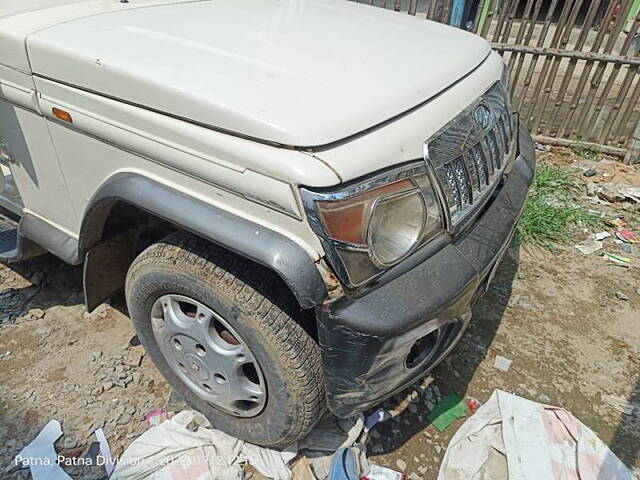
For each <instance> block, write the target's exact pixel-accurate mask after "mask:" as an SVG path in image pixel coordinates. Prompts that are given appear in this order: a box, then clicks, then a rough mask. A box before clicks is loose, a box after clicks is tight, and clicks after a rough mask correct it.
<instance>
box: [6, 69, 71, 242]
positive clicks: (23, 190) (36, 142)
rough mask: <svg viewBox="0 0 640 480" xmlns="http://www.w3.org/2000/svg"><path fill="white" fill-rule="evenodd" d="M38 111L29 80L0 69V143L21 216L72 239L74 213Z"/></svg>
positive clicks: (48, 134) (20, 74)
mask: <svg viewBox="0 0 640 480" xmlns="http://www.w3.org/2000/svg"><path fill="white" fill-rule="evenodd" d="M38 109H39V107H38V103H37V99H36V92H35V88H34V85H33V81H32V78H31V77H30V76H29V75H26V74H23V73H20V72H17V71H15V70H12V69H8V68H6V67H2V66H0V142H4V143H5V144H6V145H7V150H8V152H9V154H10V156H11V157H12V159H13V161H12V163H11V165H10V170H11V173H12V175H13V179H14V181H15V183H16V185H17V188H18V191H19V193H20V197H21V199H22V202H23V204H24V212H31V213H33V214H34V215H36V216H39V217H43V218H46V219H47V222H48V223H50V224H51V225H53V226H54V227H55V228H56V229H59V230H62V231H65V232H66V233H67V234H69V235H72V233H71V232H72V231H73V228H74V226H75V225H76V224H77V217H76V213H75V211H74V210H73V207H72V205H71V201H70V199H69V193H68V190H67V186H66V182H65V179H64V176H63V174H62V170H61V169H60V165H59V163H58V156H57V153H56V151H55V149H54V147H53V143H52V141H51V136H50V133H49V129H48V127H47V122H46V120H45V119H44V118H43V117H42V116H41V115H40V114H39V113H37V110H38ZM0 195H1V192H0ZM52 200H53V201H52ZM16 213H17V212H16ZM22 213H23V212H20V213H19V214H22Z"/></svg>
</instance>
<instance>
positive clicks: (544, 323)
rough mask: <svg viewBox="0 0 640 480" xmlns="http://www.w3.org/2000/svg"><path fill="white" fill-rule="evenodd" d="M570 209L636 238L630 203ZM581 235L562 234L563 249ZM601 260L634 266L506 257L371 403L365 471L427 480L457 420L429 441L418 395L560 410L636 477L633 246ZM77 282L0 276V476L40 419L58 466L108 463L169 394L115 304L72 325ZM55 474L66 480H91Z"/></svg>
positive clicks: (0, 269) (29, 267)
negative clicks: (426, 351) (405, 377)
mask: <svg viewBox="0 0 640 480" xmlns="http://www.w3.org/2000/svg"><path fill="white" fill-rule="evenodd" d="M539 153H541V152H539ZM542 156H544V157H546V158H544V159H543V161H547V162H553V163H560V164H563V165H572V164H574V165H578V164H580V163H581V162H582V161H583V159H584V155H576V154H573V153H570V152H569V151H565V150H560V149H554V150H553V152H551V153H542ZM590 160H591V161H594V160H595V161H596V164H595V169H596V171H597V172H598V174H597V175H596V176H594V177H591V178H590V179H589V180H590V181H594V182H599V181H607V182H610V181H613V180H614V179H615V180H618V181H622V180H624V181H626V182H627V183H628V184H630V185H636V186H638V185H640V168H635V167H626V166H623V165H621V164H619V163H616V162H604V163H603V162H597V160H598V159H597V158H591V159H590ZM603 173H605V174H608V175H605V176H603V175H602V174H603ZM580 178H584V177H582V176H581V177H580ZM584 179H585V180H586V178H584ZM583 201H584V202H585V203H586V204H588V205H589V208H593V209H596V210H599V211H602V212H605V213H606V215H607V218H611V219H613V218H623V219H624V220H626V221H627V222H628V224H629V227H630V228H631V230H633V231H635V232H638V233H640V221H639V218H640V211H639V209H638V207H637V206H636V205H633V204H632V203H630V202H627V203H624V204H623V203H619V204H611V205H606V204H602V202H599V201H595V200H593V199H592V200H590V201H589V200H588V199H587V198H586V196H585V198H584V199H583ZM589 202H591V203H589ZM592 203H593V204H592ZM586 237H587V233H586V232H576V243H577V241H580V240H582V239H584V238H586ZM604 251H609V252H613V253H616V254H622V255H625V256H628V257H630V258H632V260H633V262H634V265H633V266H631V267H630V268H623V267H621V266H617V265H611V264H608V263H606V261H605V260H604V259H603V258H602V257H601V256H599V253H601V252H598V253H595V254H592V255H589V256H583V255H582V254H581V253H580V252H578V251H577V250H576V249H575V248H573V246H572V245H559V246H557V253H555V254H552V253H551V252H550V251H548V250H546V249H542V248H537V247H523V246H518V245H517V244H514V245H512V247H511V248H510V249H509V250H508V252H507V255H506V256H505V258H504V260H503V262H502V264H501V267H500V269H499V272H498V274H497V276H496V278H495V279H494V281H493V283H492V284H491V286H490V288H489V290H488V292H487V294H486V295H485V296H484V297H483V298H482V299H481V300H480V301H479V302H478V303H477V305H476V306H475V308H474V316H473V319H472V321H471V325H470V328H469V329H468V330H467V332H466V334H465V335H464V337H463V339H462V341H461V343H460V344H459V345H458V346H457V347H456V349H455V350H454V351H453V353H452V354H451V356H450V357H449V358H448V360H447V361H446V362H444V363H443V364H441V365H440V366H438V367H437V368H436V369H435V371H434V372H433V374H432V376H431V377H428V378H426V379H424V380H423V381H421V382H419V384H417V385H416V386H414V387H412V388H410V389H408V390H407V391H405V392H402V393H401V394H399V395H396V396H395V397H394V398H392V399H390V400H389V401H387V402H385V404H384V405H383V406H384V407H385V409H386V410H387V411H390V412H391V414H392V417H393V418H391V419H389V420H387V421H385V422H383V423H381V424H379V425H378V426H377V427H376V428H375V429H374V430H373V432H372V434H370V436H369V440H368V444H367V447H368V452H369V458H370V460H371V461H373V462H374V463H377V464H380V465H386V466H388V467H391V468H393V469H395V470H399V469H401V468H402V469H403V470H404V471H405V472H406V473H407V475H409V478H411V479H412V480H416V479H419V478H422V479H425V480H426V479H435V478H436V476H437V471H438V467H439V464H440V461H441V459H442V456H443V455H444V452H445V449H446V446H447V443H448V441H449V439H450V438H451V436H452V435H453V433H454V432H455V431H456V429H457V427H458V426H459V425H460V424H461V423H462V421H463V420H458V421H457V422H456V423H455V424H453V425H452V426H451V427H449V428H448V429H447V430H445V432H443V433H438V432H437V431H436V430H435V428H434V427H433V426H432V425H430V424H429V422H428V420H427V419H426V414H427V413H428V409H429V407H430V406H432V403H433V398H428V397H430V396H431V395H432V393H429V394H428V395H427V394H426V393H425V392H426V391H429V392H433V391H434V389H433V385H435V386H437V387H438V389H439V391H440V393H441V394H442V395H446V394H448V393H457V394H459V395H461V396H464V397H474V398H476V399H478V400H479V401H480V402H484V401H486V400H487V399H488V398H489V396H490V395H491V393H492V392H493V391H494V390H495V389H502V390H506V391H509V392H513V393H516V394H518V395H521V396H523V397H526V398H529V399H532V400H535V401H540V402H543V403H550V404H553V405H559V406H562V407H564V408H566V409H568V410H569V411H571V412H572V413H573V414H574V415H575V416H576V417H578V418H579V419H580V420H581V421H582V422H584V423H585V424H586V425H587V426H589V427H591V428H592V429H593V430H594V431H595V432H597V434H598V435H599V436H600V437H601V438H602V439H603V440H604V441H605V442H606V443H607V444H608V445H609V446H610V448H611V449H612V450H613V451H614V453H615V454H616V455H618V457H619V458H620V459H621V460H622V461H624V462H625V463H626V464H627V465H628V466H630V467H635V468H639V469H640V245H634V246H633V253H632V254H631V255H629V254H627V253H624V252H622V251H621V250H620V247H619V246H618V245H617V244H616V243H615V242H614V240H613V239H612V238H608V239H606V240H605V241H604ZM81 277H82V272H81V268H80V267H72V266H68V265H66V264H64V263H62V262H61V261H59V260H57V259H55V258H54V257H52V256H49V255H47V256H43V257H40V258H37V259H34V260H31V261H27V262H23V263H20V264H17V265H11V266H10V267H7V266H0V439H2V440H3V441H2V442H0V478H29V475H28V473H27V471H26V470H17V469H16V467H15V466H14V465H13V464H12V459H13V457H14V455H16V454H17V453H18V452H19V451H20V450H21V448H22V447H23V446H25V445H26V444H28V443H29V442H30V441H31V440H32V439H33V438H34V437H35V435H36V434H37V433H38V432H39V430H40V429H41V428H42V427H43V426H44V425H45V424H46V423H47V422H48V421H49V420H50V419H51V418H56V419H58V420H60V422H61V423H62V427H63V430H64V436H63V437H62V438H61V439H60V440H59V441H58V443H57V446H58V450H60V451H61V452H62V453H64V454H65V455H66V456H69V457H73V456H80V455H84V454H86V450H87V448H88V447H89V446H90V444H91V442H94V441H95V438H94V437H92V433H93V431H94V430H95V429H96V428H98V427H103V428H104V431H105V433H106V435H107V437H108V439H109V442H110V443H111V446H112V449H113V451H114V453H115V454H116V455H119V454H120V453H121V452H122V451H123V449H124V448H125V447H126V446H127V445H128V444H129V443H131V441H132V440H133V439H134V438H136V437H137V436H138V435H140V434H141V433H142V432H143V431H145V430H146V429H147V428H148V426H147V425H146V423H145V420H144V415H145V414H146V413H149V412H152V411H154V410H157V409H160V408H163V407H165V405H166V404H167V401H168V399H169V396H170V393H171V391H170V388H169V387H168V386H167V385H166V383H165V382H164V380H163V379H162V378H161V377H160V376H159V374H158V373H157V372H156V370H155V368H154V367H153V365H152V364H151V362H150V361H149V359H148V358H146V357H144V356H143V351H142V350H141V347H140V346H137V341H136V338H135V332H134V330H133V327H132V325H131V322H130V321H129V319H128V318H127V317H126V315H125V313H123V311H125V307H124V305H123V302H122V299H116V300H115V301H114V302H113V306H105V307H104V308H101V309H99V311H97V312H95V313H93V314H91V315H87V314H85V313H84V308H83V306H82V285H81ZM496 355H501V356H503V357H506V358H508V359H510V360H512V364H511V367H510V369H509V370H508V371H507V372H503V371H500V370H498V369H496V368H495V367H494V361H495V357H496ZM141 356H142V359H141ZM428 385H429V386H430V388H427V389H425V388H423V387H425V386H428ZM628 404H631V405H633V404H635V406H636V408H635V410H633V409H632V410H633V411H632V412H631V413H630V411H629V409H628V408H627V409H626V410H625V406H627V405H628ZM625 412H626V413H625ZM629 413H630V414H629ZM65 469H66V470H67V471H68V472H69V473H70V474H71V475H72V476H73V477H74V478H95V479H98V478H101V476H102V475H103V473H102V472H101V470H100V469H99V468H97V469H96V468H94V469H87V468H86V467H74V466H66V467H65Z"/></svg>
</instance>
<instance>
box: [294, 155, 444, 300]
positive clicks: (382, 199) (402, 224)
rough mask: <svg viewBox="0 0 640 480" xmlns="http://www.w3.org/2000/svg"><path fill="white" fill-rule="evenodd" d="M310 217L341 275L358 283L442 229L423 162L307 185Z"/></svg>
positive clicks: (305, 193)
mask: <svg viewBox="0 0 640 480" xmlns="http://www.w3.org/2000/svg"><path fill="white" fill-rule="evenodd" d="M302 197H303V200H304V203H305V209H306V212H307V216H308V218H309V222H310V224H311V226H312V228H313V229H314V231H315V232H316V233H317V234H318V235H319V236H320V237H321V238H322V240H323V243H324V245H325V248H326V250H327V256H328V259H329V261H330V262H331V264H332V266H333V267H334V269H335V270H336V272H337V274H338V275H339V276H340V277H341V280H342V281H343V282H344V283H345V284H346V285H347V286H350V287H356V286H359V285H362V284H364V283H366V282H367V281H369V280H371V279H373V278H375V277H376V276H378V275H380V274H382V273H383V272H384V271H385V270H387V269H388V268H390V267H392V266H393V265H396V264H397V263H399V262H400V261H401V260H403V259H404V258H406V257H407V256H408V255H410V254H411V253H413V252H414V251H415V250H416V249H417V248H419V247H420V246H422V245H424V244H425V243H427V242H428V241H429V240H430V239H432V238H433V237H434V235H435V234H436V233H438V232H439V231H441V229H442V220H441V215H440V207H439V205H438V203H437V201H436V197H435V193H434V191H433V189H432V188H431V182H430V180H429V176H428V174H427V171H426V166H425V165H424V163H423V162H419V163H415V164H411V165H408V166H404V167H401V168H396V169H394V170H392V171H390V172H386V173H383V174H378V175H375V176H373V177H371V178H368V179H365V180H361V181H356V182H351V183H349V184H347V185H344V186H341V188H340V189H338V190H329V191H328V190H323V191H312V190H309V189H306V188H303V189H302Z"/></svg>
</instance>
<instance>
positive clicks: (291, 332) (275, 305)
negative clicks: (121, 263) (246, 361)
mask: <svg viewBox="0 0 640 480" xmlns="http://www.w3.org/2000/svg"><path fill="white" fill-rule="evenodd" d="M125 292H126V299H127V306H128V308H129V313H130V316H131V318H132V320H133V323H134V326H135V329H136V331H137V334H138V337H139V339H140V341H141V342H142V344H143V345H144V347H145V349H146V350H147V352H148V354H149V356H150V357H151V359H152V360H153V362H154V363H155V365H156V367H157V368H158V369H159V370H160V372H161V373H162V375H163V376H164V377H165V378H166V379H167V381H168V382H169V384H170V385H171V386H172V387H173V388H174V390H176V391H177V392H178V393H179V394H180V395H181V396H182V397H183V398H184V399H185V401H186V402H187V403H188V404H189V405H190V406H191V407H192V408H193V409H195V410H197V411H199V412H201V413H203V414H204V415H205V416H206V417H207V418H208V419H209V421H210V422H211V424H212V425H213V426H214V427H215V428H218V429H220V430H223V431H224V432H227V433H229V434H230V435H233V436H234V437H237V438H240V439H242V440H246V441H248V442H251V443H255V444H258V445H263V446H268V447H285V446H288V445H290V444H291V443H293V442H294V441H296V440H298V439H300V438H302V437H304V436H305V435H306V434H307V433H308V432H309V431H310V430H311V428H312V427H313V426H314V425H315V423H316V422H317V421H318V420H319V419H320V417H321V416H322V414H323V412H324V410H325V396H324V395H325V393H324V372H323V368H322V362H321V356H320V348H319V346H318V344H317V342H316V341H315V340H314V338H313V327H312V325H313V322H314V321H315V319H314V317H313V312H309V311H303V310H301V309H300V307H299V305H298V303H297V301H296V300H295V298H294V297H293V296H292V294H291V292H290V291H289V290H288V289H287V288H286V286H285V284H284V283H283V282H282V281H281V280H280V278H279V277H277V276H276V275H275V273H273V272H271V271H269V270H267V269H266V268H264V267H262V266H260V265H256V264H253V263H251V262H248V261H246V260H244V259H242V258H241V257H238V256H237V255H235V254H233V253H230V252H228V251H226V250H224V249H222V248H220V247H217V246H216V245H213V244H211V243H209V242H207V241H205V240H203V239H200V238H199V237H196V236H193V235H190V234H187V233H184V232H176V233H172V234H170V235H168V236H167V237H165V238H164V239H162V240H160V241H159V242H157V243H155V244H153V245H151V246H150V247H148V248H147V249H146V250H144V251H143V252H142V253H141V254H140V255H139V256H138V257H137V258H136V259H135V260H134V261H133V263H132V264H131V266H130V268H129V271H128V273H127V279H126V287H125ZM167 295H169V297H167ZM171 295H173V296H174V297H175V298H177V299H178V300H179V299H180V298H182V296H184V297H188V298H189V299H193V300H195V301H197V302H200V303H201V304H203V305H204V306H206V307H208V308H209V309H211V310H212V311H213V312H215V314H217V315H219V316H220V317H222V319H224V321H226V323H227V324H228V326H229V327H230V328H229V329H230V330H231V331H232V332H233V335H237V336H238V337H239V341H240V342H241V343H243V344H244V345H243V346H246V347H247V348H248V350H249V351H250V353H249V355H253V357H254V358H255V360H256V361H257V365H258V370H259V371H261V372H260V373H261V379H260V380H261V381H262V380H263V381H264V383H265V384H266V385H265V388H266V393H265V394H264V398H262V397H261V401H264V402H265V404H264V406H263V407H261V408H262V409H261V410H260V411H259V413H257V414H255V415H252V416H249V417H245V416H237V415H235V414H234V413H232V412H230V411H227V410H226V409H223V408H221V407H220V406H215V405H213V404H212V403H210V402H208V401H206V400H205V399H204V398H203V397H202V391H201V393H200V394H199V393H198V390H197V389H198V388H200V385H197V381H198V379H196V380H195V381H194V383H192V384H191V385H195V387H194V386H190V384H189V382H190V381H191V380H190V379H189V378H186V377H185V376H184V375H182V376H181V372H180V371H179V370H180V369H178V368H177V367H176V366H175V362H176V360H175V359H174V358H173V357H174V356H176V355H179V354H177V353H175V352H174V353H171V352H169V351H168V350H167V348H169V347H167V345H168V343H164V342H165V341H164V340H158V339H157V337H156V335H158V333H157V330H158V329H161V327H155V326H152V313H153V315H154V319H156V320H154V321H155V322H161V325H162V322H163V321H164V319H165V318H170V319H171V318H173V317H170V316H167V315H166V307H167V305H165V304H162V307H165V311H163V310H162V308H160V314H161V316H163V319H162V320H157V317H158V313H157V308H158V305H159V303H158V302H163V301H164V300H163V299H164V298H173V297H171ZM178 303H179V302H178ZM154 305H155V307H154ZM180 305H182V304H180ZM154 308H156V310H153V309H154ZM194 308H195V307H194ZM198 312H199V310H198ZM197 315H198V318H200V316H201V314H200V313H198V314H197ZM180 318H183V317H180ZM154 325H155V324H154ZM305 327H306V329H305ZM154 328H155V329H156V330H155V331H156V333H154ZM208 328H209V329H210V328H211V327H208ZM203 331H204V330H203ZM180 338H182V337H180ZM174 340H175V338H174ZM170 341H171V340H167V342H170ZM160 344H162V348H164V349H165V351H166V352H168V353H167V354H166V355H165V353H163V351H162V348H161V345H160ZM176 348H178V347H176ZM185 350H186V349H185ZM184 358H186V357H184ZM210 358H214V357H210ZM242 358H244V356H243V357H242ZM209 361H210V362H211V361H212V360H209ZM172 362H173V363H172ZM172 365H173V368H172ZM180 367H181V368H184V365H182V364H180ZM194 368H195V367H194ZM198 370H199V368H198ZM188 373H189V374H192V375H193V374H194V372H188ZM234 378H235V377H234ZM230 383H233V382H230ZM237 383H240V382H237ZM205 386H206V385H205ZM229 388H232V387H229ZM205 393H206V392H205ZM244 413H246V412H244ZM246 414H248V413H246Z"/></svg>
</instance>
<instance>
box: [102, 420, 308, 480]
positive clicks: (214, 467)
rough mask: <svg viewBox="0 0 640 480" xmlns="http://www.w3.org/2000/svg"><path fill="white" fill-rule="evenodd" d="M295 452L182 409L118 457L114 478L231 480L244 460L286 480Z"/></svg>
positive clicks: (265, 474)
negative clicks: (248, 437) (221, 427)
mask: <svg viewBox="0 0 640 480" xmlns="http://www.w3.org/2000/svg"><path fill="white" fill-rule="evenodd" d="M295 456H296V452H295V451H282V452H280V451H276V450H271V449H268V448H262V447H258V446H256V445H252V444H250V443H247V442H244V441H242V440H238V439H237V438H234V437H231V436H230V435H227V434H226V433H224V432H221V431H219V430H215V429H213V428H211V427H210V425H209V422H208V421H207V419H206V418H205V417H204V415H202V414H200V413H198V412H194V411H191V410H185V411H183V412H180V413H178V414H177V415H175V416H174V417H173V418H171V419H170V420H167V421H165V422H163V423H161V424H160V425H158V426H155V427H153V428H151V429H149V430H148V431H146V432H145V433H144V434H142V435H141V436H140V437H139V438H137V439H136V440H135V441H134V442H133V443H132V444H131V445H130V446H129V447H128V448H127V449H126V450H125V452H124V453H123V454H122V456H121V457H120V459H119V460H118V464H117V466H116V469H115V471H114V472H113V475H112V476H111V479H112V480H125V479H126V480H141V479H145V480H178V479H180V480H182V479H189V480H218V479H220V480H232V479H234V478H237V479H240V478H242V464H243V463H245V462H248V463H250V464H251V465H253V466H254V467H255V468H256V469H257V470H258V471H259V472H260V473H262V474H263V475H264V476H266V477H268V478H273V479H275V480H288V479H289V478H291V471H290V470H289V467H288V466H287V464H288V463H289V462H290V461H291V460H292V459H293V458H294V457H295Z"/></svg>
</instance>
